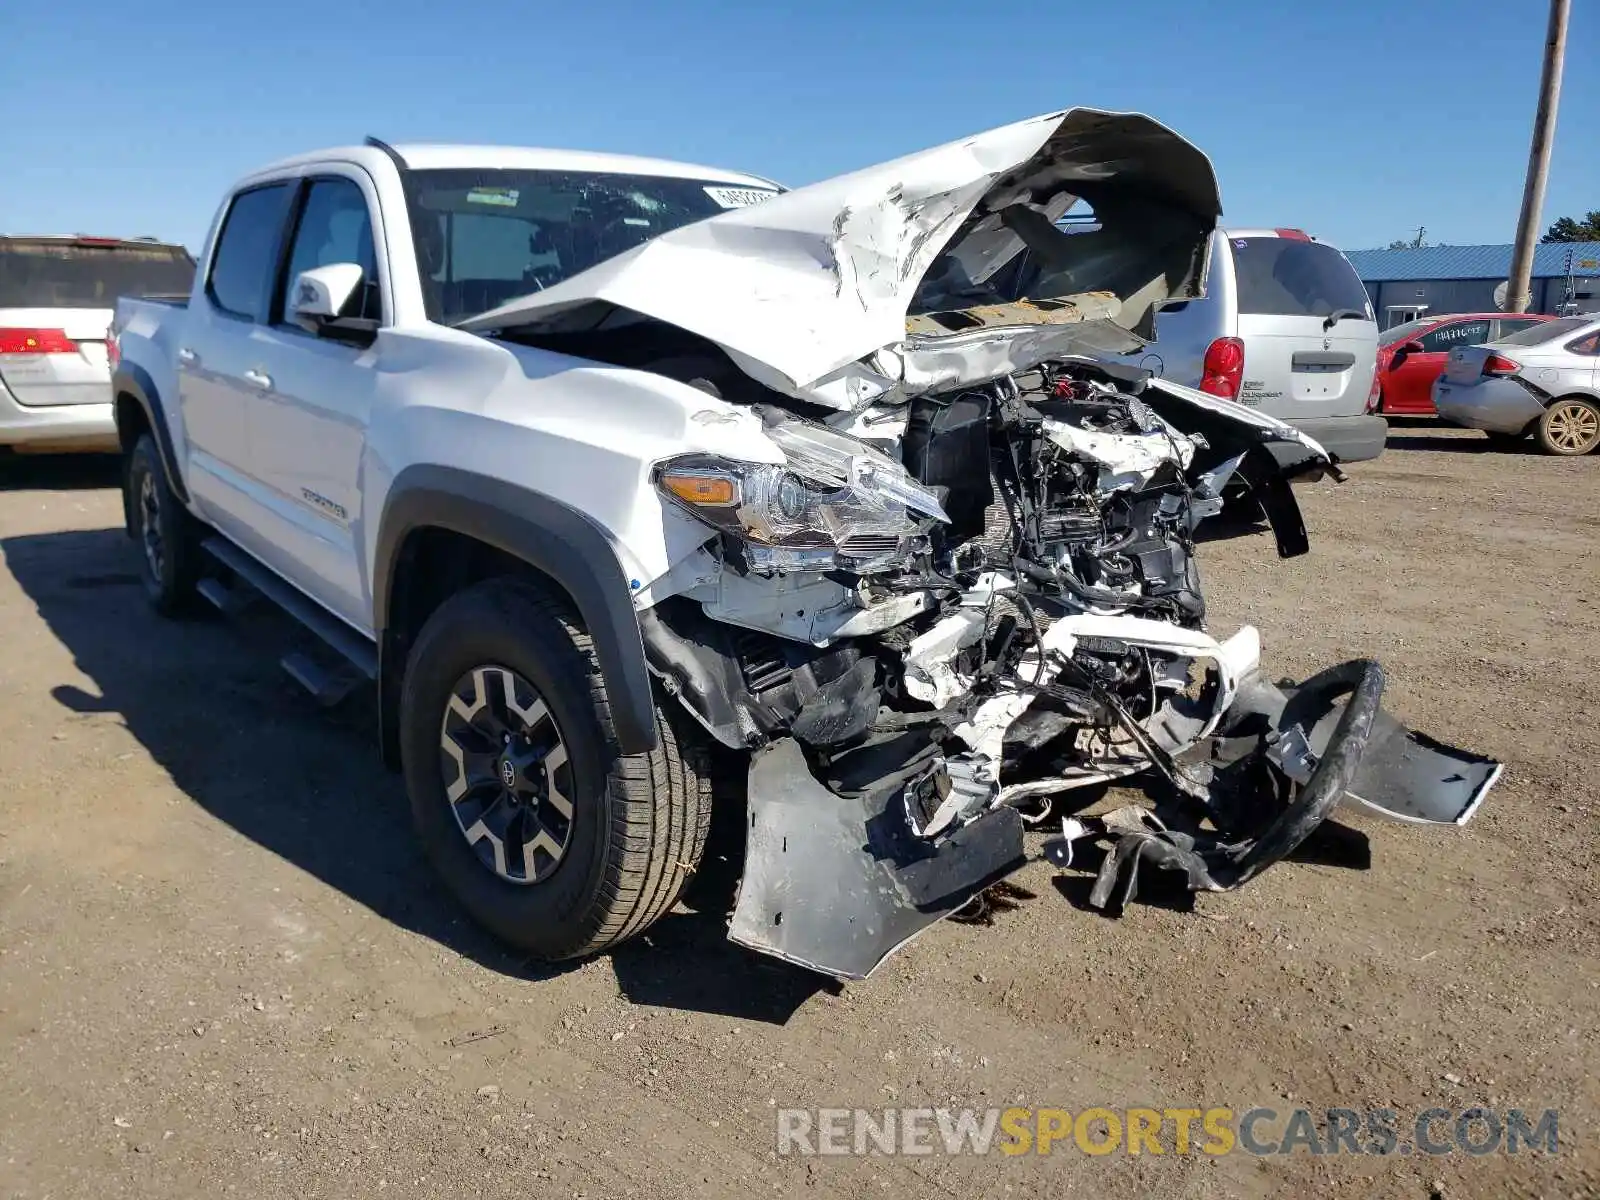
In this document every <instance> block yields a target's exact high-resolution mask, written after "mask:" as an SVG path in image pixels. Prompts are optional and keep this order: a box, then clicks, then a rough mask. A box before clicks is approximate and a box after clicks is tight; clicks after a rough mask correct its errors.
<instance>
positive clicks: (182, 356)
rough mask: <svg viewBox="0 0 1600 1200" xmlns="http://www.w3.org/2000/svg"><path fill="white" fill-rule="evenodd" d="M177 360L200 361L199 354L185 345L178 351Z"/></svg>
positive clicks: (183, 361) (182, 361) (184, 361)
mask: <svg viewBox="0 0 1600 1200" xmlns="http://www.w3.org/2000/svg"><path fill="white" fill-rule="evenodd" d="M178 361H179V362H181V363H191V364H192V363H197V362H199V361H200V356H199V355H198V354H196V353H195V352H194V351H193V350H191V349H189V347H187V346H185V347H184V348H183V349H181V350H179V351H178Z"/></svg>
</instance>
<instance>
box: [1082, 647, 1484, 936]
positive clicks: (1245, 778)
mask: <svg viewBox="0 0 1600 1200" xmlns="http://www.w3.org/2000/svg"><path fill="white" fill-rule="evenodd" d="M1383 686H1384V674H1383V668H1382V667H1380V666H1379V665H1378V664H1377V663H1376V662H1373V661H1371V660H1369V659H1357V660H1354V661H1352V662H1348V663H1345V664H1343V665H1341V666H1337V667H1331V668H1329V669H1328V670H1326V671H1323V672H1322V673H1320V674H1319V675H1316V676H1314V677H1313V678H1312V679H1309V680H1307V681H1306V682H1305V683H1302V684H1299V685H1290V686H1287V687H1273V686H1272V685H1270V684H1267V683H1264V682H1259V681H1257V682H1253V683H1252V684H1251V685H1250V687H1249V688H1248V689H1246V690H1244V691H1242V692H1241V694H1240V696H1239V698H1238V700H1237V701H1236V702H1235V704H1234V706H1233V708H1232V709H1230V711H1229V715H1228V720H1227V722H1226V723H1225V726H1224V729H1223V731H1222V732H1221V733H1220V734H1219V736H1217V737H1215V738H1213V739H1210V740H1209V743H1208V744H1205V745H1202V746H1201V747H1199V748H1197V751H1196V752H1195V753H1194V754H1192V755H1190V756H1186V757H1188V759H1189V761H1188V762H1187V763H1185V764H1184V765H1185V767H1186V768H1187V769H1188V770H1189V771H1191V772H1193V773H1195V774H1197V775H1207V776H1209V777H1210V781H1211V783H1212V786H1213V795H1214V796H1215V797H1216V800H1217V802H1218V803H1217V807H1216V808H1215V809H1214V810H1213V811H1211V812H1210V813H1209V814H1207V815H1208V816H1209V817H1210V823H1211V824H1212V825H1213V827H1214V828H1213V830H1201V829H1198V828H1196V829H1191V830H1188V831H1185V830H1183V829H1180V828H1174V827H1173V825H1174V824H1175V822H1173V821H1169V820H1164V819H1163V817H1162V816H1161V815H1160V813H1159V811H1158V812H1152V811H1150V810H1148V809H1144V808H1139V807H1132V808H1124V809H1118V810H1117V811H1115V812H1112V813H1108V814H1106V815H1105V816H1104V817H1102V818H1100V823H1101V824H1102V826H1103V827H1104V832H1105V834H1106V836H1108V837H1110V838H1111V839H1112V847H1111V851H1110V853H1109V854H1107V855H1106V857H1105V859H1104V861H1103V862H1102V864H1101V867H1100V871H1099V874H1098V877H1097V878H1096V880H1095V885H1094V889H1093V891H1092V892H1091V893H1090V897H1089V900H1090V903H1091V904H1092V905H1093V906H1094V907H1096V908H1101V909H1104V908H1106V907H1108V906H1109V905H1111V904H1113V903H1115V904H1116V905H1117V906H1119V907H1120V906H1122V905H1126V904H1127V903H1128V901H1130V900H1132V899H1134V897H1135V896H1136V895H1137V893H1138V886H1139V869H1140V866H1141V864H1149V865H1151V866H1153V867H1156V868H1159V869H1163V870H1173V871H1181V872H1183V873H1184V875H1185V876H1186V882H1187V886H1188V887H1189V889H1190V890H1191V891H1215V892H1220V891H1231V890H1233V889H1234V888H1238V887H1240V886H1242V885H1244V884H1246V883H1248V882H1249V881H1250V880H1251V879H1253V878H1255V876H1257V875H1259V874H1260V873H1261V872H1262V871H1264V870H1266V869H1267V868H1268V867H1270V866H1271V865H1272V864H1273V863H1275V862H1278V861H1279V860H1281V859H1283V858H1285V857H1287V856H1288V855H1289V854H1292V853H1293V852H1294V851H1295V850H1296V849H1297V848H1298V847H1299V846H1300V844H1301V843H1302V842H1304V841H1305V839H1306V838H1307V837H1308V836H1310V834H1311V833H1312V832H1313V831H1314V830H1315V829H1316V828H1317V827H1318V826H1319V825H1321V824H1322V823H1323V822H1324V821H1325V820H1327V819H1328V817H1329V816H1331V815H1332V814H1333V812H1334V810H1335V809H1337V808H1338V807H1340V806H1341V805H1349V806H1351V807H1354V808H1358V809H1361V810H1363V811H1366V812H1369V813H1373V814H1376V815H1380V816H1383V817H1387V818H1389V819H1392V820H1398V821H1405V822H1410V823H1413V824H1430V825H1463V824H1465V823H1466V822H1467V821H1468V820H1469V819H1470V818H1471V817H1472V814H1473V813H1474V812H1476V811H1477V808H1478V805H1479V804H1480V803H1481V802H1482V800H1483V797H1484V796H1485V795H1486V794H1487V793H1488V791H1489V789H1490V788H1491V787H1493V786H1494V783H1495V781H1496V780H1498V779H1499V777H1500V772H1501V770H1502V767H1501V764H1500V763H1498V762H1495V761H1494V760H1493V759H1489V758H1485V757H1483V756H1482V755H1477V754H1473V753H1471V752H1469V751H1465V750H1457V749H1455V748H1453V747H1450V746H1445V745H1442V744H1440V743H1438V742H1435V741H1433V740H1432V739H1430V738H1428V737H1426V736H1425V735H1423V734H1418V733H1414V732H1412V731H1411V730H1408V729H1407V728H1405V726H1403V725H1401V724H1400V723H1399V722H1398V721H1396V720H1395V719H1394V718H1393V717H1391V716H1389V715H1388V714H1387V713H1385V712H1384V711H1383V709H1382V707H1381V705H1380V701H1381V699H1382V696H1383ZM1346 697H1348V700H1346V701H1345V703H1344V704H1343V705H1341V704H1340V703H1339V702H1340V701H1341V700H1344V699H1345V698H1346ZM1264 780H1270V781H1271V784H1272V785H1273V786H1278V787H1281V788H1282V789H1283V790H1284V791H1285V792H1287V794H1288V796H1289V800H1288V803H1287V804H1286V805H1284V806H1283V807H1282V808H1281V809H1280V810H1279V811H1278V812H1277V814H1276V815H1275V816H1272V817H1271V818H1270V819H1267V820H1265V821H1258V822H1256V823H1254V824H1253V825H1252V824H1249V823H1248V821H1247V818H1245V817H1244V816H1243V814H1244V813H1245V812H1246V811H1247V809H1248V807H1249V806H1248V805H1246V804H1244V803H1242V801H1243V800H1245V799H1246V796H1245V795H1244V793H1245V791H1246V789H1248V788H1250V787H1252V785H1253V787H1254V790H1255V791H1256V793H1257V796H1258V797H1259V792H1260V789H1261V784H1262V782H1263V781H1264ZM1077 828H1080V829H1086V827H1084V826H1082V825H1081V824H1079V825H1078V826H1077ZM1065 853H1066V857H1067V860H1068V861H1070V853H1071V852H1070V847H1069V848H1068V849H1067V850H1066V852H1065ZM1058 854H1059V852H1058ZM1058 861H1059V857H1058Z"/></svg>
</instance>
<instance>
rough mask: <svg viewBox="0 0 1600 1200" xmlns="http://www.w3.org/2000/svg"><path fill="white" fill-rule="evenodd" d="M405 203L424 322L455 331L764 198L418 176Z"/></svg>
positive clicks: (549, 177) (600, 180)
mask: <svg viewBox="0 0 1600 1200" xmlns="http://www.w3.org/2000/svg"><path fill="white" fill-rule="evenodd" d="M406 180H407V201H408V203H409V205H410V209H411V231H412V237H413V238H414V239H415V241H416V247H417V265H418V268H419V270H420V271H421V273H422V292H423V303H424V307H425V308H426V310H427V313H428V318H429V320H432V321H438V322H440V323H441V324H446V325H451V324H455V323H457V322H460V321H464V320H466V319H467V318H469V317H475V316H478V315H479V314H480V313H485V312H488V311H489V310H490V309H492V308H498V307H499V306H500V305H502V304H505V303H506V302H507V301H509V300H514V299H516V298H517V297H518V296H526V295H528V294H530V293H532V292H537V291H542V290H543V289H545V288H547V287H550V286H551V285H553V284H557V283H560V282H561V281H562V280H563V279H567V278H570V277H571V276H573V275H576V274H577V273H578V272H579V271H584V270H587V269H588V268H589V267H592V266H594V265H595V264H596V263H599V262H603V261H605V260H606V259H608V258H612V257H614V256H616V255H618V254H621V253H622V252H623V251H625V250H631V249H632V248H633V247H635V246H637V245H639V243H641V242H645V241H649V240H650V239H651V238H653V237H655V236H657V235H658V234H662V233H665V232H667V231H668V230H669V229H677V228H678V227H679V226H682V225H688V224H690V223H692V222H694V221H699V220H703V219H704V218H706V217H710V216H715V215H716V214H717V213H719V212H725V211H727V210H728V209H731V208H742V207H744V206H745V205H748V204H754V203H757V202H759V201H761V200H764V199H766V198H768V197H769V196H773V195H776V194H777V193H776V191H775V190H773V189H766V188H756V187H747V186H741V185H735V184H728V183H718V182H715V181H711V180H700V179H671V178H666V177H662V176H653V175H617V174H601V173H591V172H581V171H534V170H478V169H473V170H421V171H411V172H408V173H407V177H406Z"/></svg>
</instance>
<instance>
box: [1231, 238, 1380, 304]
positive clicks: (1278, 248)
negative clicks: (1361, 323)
mask: <svg viewBox="0 0 1600 1200" xmlns="http://www.w3.org/2000/svg"><path fill="white" fill-rule="evenodd" d="M1230 240H1231V244H1232V246H1233V269H1234V274H1235V275H1236V276H1237V277H1238V280H1239V311H1240V312H1242V313H1250V314H1252V315H1256V316H1273V317H1326V316H1328V315H1329V314H1330V313H1334V312H1337V311H1338V310H1339V309H1341V308H1353V309H1355V310H1356V311H1357V312H1366V311H1367V289H1366V288H1365V287H1364V286H1363V285H1362V283H1361V277H1360V276H1358V275H1357V274H1356V270H1355V268H1354V267H1352V266H1351V265H1350V263H1349V260H1348V259H1346V258H1345V256H1344V255H1342V254H1340V253H1339V252H1338V251H1337V250H1335V249H1334V248H1333V247H1332V246H1329V245H1325V244H1324V243H1322V242H1307V241H1302V240H1300V239H1299V238H1286V237H1236V238H1232V239H1230Z"/></svg>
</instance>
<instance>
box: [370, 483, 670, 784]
mask: <svg viewBox="0 0 1600 1200" xmlns="http://www.w3.org/2000/svg"><path fill="white" fill-rule="evenodd" d="M427 528H433V529H446V530H450V531H452V532H454V533H459V534H463V535H465V536H467V537H470V538H475V539H477V540H478V541H480V542H483V543H484V544H485V545H489V546H493V547H495V548H496V549H497V550H501V551H503V552H504V553H506V554H509V555H512V556H513V557H515V558H518V559H520V560H521V561H523V562H525V563H527V564H528V565H529V566H531V567H533V568H535V569H536V570H538V571H541V572H543V573H544V574H545V575H547V576H549V577H550V579H552V580H554V581H555V583H556V584H557V585H558V586H560V587H561V588H562V589H563V590H564V591H565V592H566V593H567V595H568V596H570V597H571V599H572V602H573V604H574V606H575V607H576V608H577V610H578V616H579V617H580V619H581V620H582V621H583V624H584V627H585V628H586V629H587V630H588V632H589V636H590V637H591V638H592V639H593V640H594V651H595V657H596V658H597V659H598V660H599V665H600V674H601V677H602V678H603V679H604V680H605V684H606V692H607V694H608V695H609V697H610V701H611V719H612V724H613V726H614V728H615V730H616V735H617V744H618V747H619V749H621V751H622V752H623V753H624V754H642V753H644V752H646V751H648V750H652V749H654V748H655V745H656V723H655V697H654V694H653V692H652V690H651V683H650V669H649V666H648V665H647V663H646V661H645V655H644V643H643V640H642V639H641V637H640V633H639V621H638V618H637V617H636V616H635V615H634V610H633V602H632V599H631V593H630V591H629V588H628V580H627V578H626V576H625V575H624V574H623V571H622V565H621V564H620V563H619V562H618V561H617V555H616V552H615V551H614V550H613V549H612V548H611V543H610V542H609V541H608V540H607V538H606V535H605V534H604V532H603V531H602V530H601V529H600V527H599V526H598V525H596V524H595V523H594V521H592V520H591V519H590V518H588V517H587V516H585V515H584V514H583V513H581V512H579V511H578V510H577V509H575V508H572V507H570V506H568V505H566V504H563V503H562V502H561V501H559V500H555V499H553V498H551V497H549V496H546V495H543V494H541V493H539V492H534V491H530V490H528V489H527V488H522V487H518V486H516V485H515V484H510V483H507V482H505V481H504V480H499V479H491V478H489V477H488V476H484V475H476V474H473V473H471V472H469V471H461V470H457V469H455V468H453V467H442V466H435V465H431V464H418V465H416V466H411V467H407V468H406V469H405V470H403V471H401V472H400V474H399V476H398V477H396V479H395V481H394V485H393V486H392V487H391V488H390V490H389V495H388V499H387V501H386V502H385V505H384V511H383V517H382V520H381V521H380V523H379V526H378V543H377V551H376V554H375V557H374V561H373V572H372V596H373V624H374V626H375V627H376V629H377V633H378V644H379V645H380V647H382V646H386V645H387V644H388V642H389V638H388V637H387V636H386V633H387V629H388V624H389V610H390V600H391V596H390V592H391V588H392V576H393V574H394V569H395V564H396V561H397V560H398V558H399V554H400V549H401V547H402V546H404V545H405V541H406V537H407V535H409V534H410V533H411V532H412V531H414V530H418V529H427ZM382 657H383V656H382V655H381V654H380V676H381V674H382V672H383V670H384V669H385V668H387V669H390V670H392V669H393V667H394V666H395V664H391V663H384V662H382V661H381V660H382ZM380 686H381V684H380Z"/></svg>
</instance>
